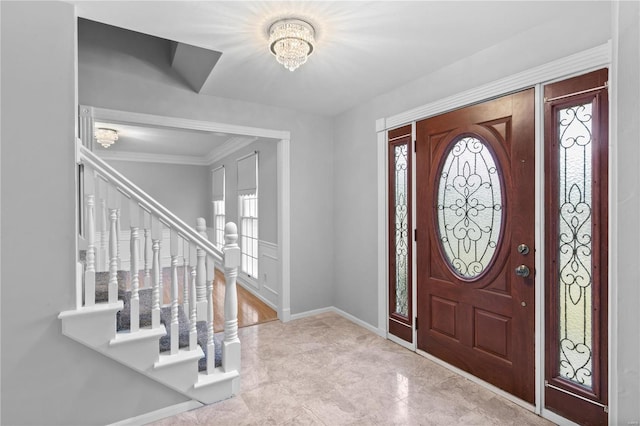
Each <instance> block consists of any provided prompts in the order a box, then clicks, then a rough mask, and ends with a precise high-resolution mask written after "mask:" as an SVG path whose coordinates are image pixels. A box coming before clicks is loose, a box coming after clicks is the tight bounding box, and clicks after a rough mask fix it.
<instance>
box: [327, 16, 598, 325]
mask: <svg viewBox="0 0 640 426" xmlns="http://www.w3.org/2000/svg"><path fill="white" fill-rule="evenodd" d="M596 6H597V5H596ZM593 10H594V8H593V7H591V6H585V5H584V4H581V6H580V8H576V11H575V19H574V20H572V21H571V22H562V21H552V20H550V21H547V22H544V23H542V24H541V25H539V26H538V27H534V28H532V29H530V30H527V31H524V32H522V33H520V34H518V35H517V36H516V37H514V38H513V39H509V40H505V41H504V42H502V43H500V44H498V45H495V46H493V47H490V48H488V49H485V50H482V51H480V52H477V53H476V54H474V55H472V56H470V57H468V58H465V59H464V60H461V61H458V62H456V63H453V64H451V65H449V66H446V67H444V68H442V69H440V70H438V71H436V72H434V73H431V74H429V75H426V76H424V77H422V78H420V79H418V80H415V81H413V82H411V83H409V84H406V85H404V86H401V87H399V88H397V89H395V90H392V91H390V92H388V93H385V94H383V95H381V96H378V97H376V98H374V99H372V100H371V101H369V102H366V103H364V104H362V105H359V106H358V107H356V108H354V109H352V110H350V111H347V112H345V113H343V114H340V115H338V116H337V117H335V125H334V144H335V146H336V147H340V149H339V150H337V149H336V150H335V153H334V159H333V162H334V166H333V167H334V178H333V182H334V189H333V191H334V199H333V203H334V207H335V208H334V218H333V222H334V231H333V232H334V234H333V235H334V252H333V253H334V271H333V282H334V292H333V294H334V298H333V300H334V303H335V305H336V306H337V307H338V308H340V309H342V310H344V311H346V312H349V313H350V314H352V315H355V316H356V317H358V318H360V319H362V320H364V321H366V322H368V323H370V324H372V325H374V326H378V317H377V315H378V312H377V306H378V303H377V301H378V287H377V274H376V273H377V262H378V260H377V244H378V232H379V230H378V229H377V228H378V225H377V150H376V140H377V136H376V132H375V122H376V120H377V119H379V118H384V117H389V116H391V115H394V114H399V113H401V112H404V111H407V110H409V109H411V108H415V107H418V106H420V105H424V104H427V103H429V102H433V101H436V100H439V99H442V98H445V97H447V96H450V95H454V94H457V93H460V92H463V91H465V90H469V89H472V88H475V87H478V86H480V85H482V84H485V83H489V82H491V81H495V80H498V79H500V78H503V77H506V76H510V75H513V74H515V73H518V72H520V71H523V70H526V69H529V68H532V67H535V66H537V65H541V64H544V63H546V62H549V61H551V60H554V59H558V58H562V57H564V56H567V55H570V54H572V53H576V52H579V51H581V50H584V49H587V48H590V47H593V46H597V45H600V44H603V43H605V42H606V41H607V40H608V39H609V37H610V21H609V19H610V17H609V15H608V14H606V15H604V16H603V15H601V14H596V13H594V12H593ZM596 10H602V8H601V7H597V8H596ZM582 28H589V31H582ZM576 33H579V34H580V36H579V37H576V36H575V34H576ZM572 34H573V35H572ZM381 232H384V230H382V231H381Z"/></svg>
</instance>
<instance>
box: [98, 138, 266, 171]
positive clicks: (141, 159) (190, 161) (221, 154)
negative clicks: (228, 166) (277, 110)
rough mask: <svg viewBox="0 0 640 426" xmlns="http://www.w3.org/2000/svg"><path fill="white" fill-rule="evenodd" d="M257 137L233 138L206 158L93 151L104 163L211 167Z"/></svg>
mask: <svg viewBox="0 0 640 426" xmlns="http://www.w3.org/2000/svg"><path fill="white" fill-rule="evenodd" d="M257 140H258V138H257V137H249V138H247V137H242V136H235V137H232V138H230V139H229V140H227V141H226V142H225V143H224V144H223V145H222V146H220V147H218V148H216V149H213V150H212V151H211V152H209V154H207V155H206V156H197V155H174V154H153V153H148V152H132V151H118V150H117V149H111V150H106V149H100V150H98V151H94V152H95V153H96V154H97V155H98V156H100V158H102V159H103V160H106V161H110V160H115V161H131V162H137V163H159V164H181V165H186V166H211V165H213V164H214V163H215V162H216V161H219V160H222V159H223V158H225V157H226V156H227V155H229V154H231V153H233V152H234V151H237V150H239V149H241V148H244V147H245V146H248V145H251V144H252V143H253V142H255V141H257Z"/></svg>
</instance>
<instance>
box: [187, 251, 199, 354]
mask: <svg viewBox="0 0 640 426" xmlns="http://www.w3.org/2000/svg"><path fill="white" fill-rule="evenodd" d="M196 258H197V256H196V248H195V246H190V247H189V263H190V265H191V280H190V281H189V282H190V288H189V306H190V307H191V313H190V315H189V350H191V351H192V350H195V349H196V346H197V344H198V330H197V328H196V321H198V313H197V309H196V275H197V274H198V272H197V267H196Z"/></svg>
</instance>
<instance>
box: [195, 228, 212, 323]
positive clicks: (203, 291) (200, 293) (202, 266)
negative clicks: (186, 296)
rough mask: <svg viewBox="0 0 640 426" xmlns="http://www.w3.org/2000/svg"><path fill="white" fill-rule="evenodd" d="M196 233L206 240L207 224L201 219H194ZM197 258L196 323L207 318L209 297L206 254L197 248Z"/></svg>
mask: <svg viewBox="0 0 640 426" xmlns="http://www.w3.org/2000/svg"><path fill="white" fill-rule="evenodd" d="M196 231H198V233H199V234H200V235H202V236H203V237H205V238H207V222H206V221H205V219H204V218H203V217H199V218H197V219H196ZM197 257H198V264H197V267H198V274H197V277H196V303H197V310H198V311H197V312H198V314H197V315H198V321H204V320H206V319H207V318H208V317H207V309H208V308H207V304H208V302H207V301H208V300H209V296H208V295H207V287H208V286H207V253H206V252H205V251H204V250H202V249H201V248H200V247H198V248H197Z"/></svg>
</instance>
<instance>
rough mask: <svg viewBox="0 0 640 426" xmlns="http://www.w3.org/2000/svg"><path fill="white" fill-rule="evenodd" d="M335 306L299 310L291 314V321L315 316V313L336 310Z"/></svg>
mask: <svg viewBox="0 0 640 426" xmlns="http://www.w3.org/2000/svg"><path fill="white" fill-rule="evenodd" d="M334 309H335V308H334V307H333V306H327V307H326V308H320V309H313V310H311V311H305V312H299V313H297V314H292V315H291V321H295V320H299V319H302V318H307V317H313V316H315V315H320V314H326V313H327V312H335V311H334Z"/></svg>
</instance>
